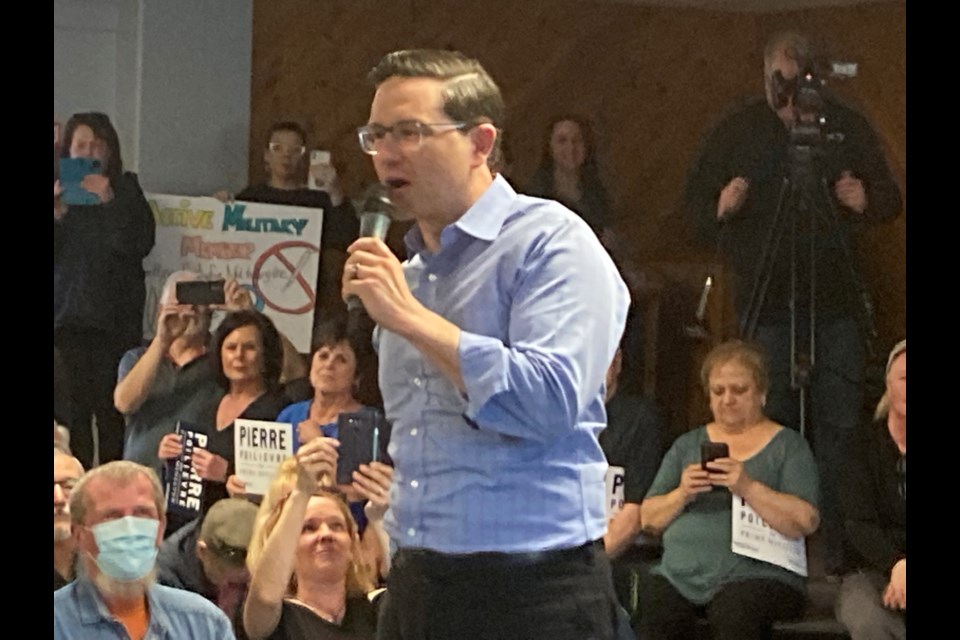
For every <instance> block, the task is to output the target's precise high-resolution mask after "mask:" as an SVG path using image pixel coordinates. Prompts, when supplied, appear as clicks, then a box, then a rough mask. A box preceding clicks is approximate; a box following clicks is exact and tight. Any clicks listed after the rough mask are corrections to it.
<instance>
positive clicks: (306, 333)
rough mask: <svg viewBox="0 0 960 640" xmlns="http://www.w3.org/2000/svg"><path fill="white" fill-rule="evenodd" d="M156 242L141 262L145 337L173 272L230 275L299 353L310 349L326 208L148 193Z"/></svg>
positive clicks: (150, 331) (210, 276) (150, 333)
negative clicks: (245, 289)
mask: <svg viewBox="0 0 960 640" xmlns="http://www.w3.org/2000/svg"><path fill="white" fill-rule="evenodd" d="M147 202H148V203H149V204H150V208H151V209H152V210H153V217H154V219H155V220H156V223H157V232H156V244H155V246H154V248H153V251H152V252H151V253H150V255H149V256H147V257H146V259H145V260H144V261H143V266H144V270H145V271H146V286H147V303H146V306H145V308H144V322H143V324H144V335H145V336H146V337H147V338H150V337H152V336H153V334H154V325H155V323H156V313H157V302H158V301H159V299H160V294H161V292H162V290H163V284H164V282H165V281H166V279H167V277H168V276H169V275H170V274H171V273H173V272H174V271H181V270H185V271H194V272H197V273H200V274H201V275H202V276H203V277H204V278H207V279H210V280H217V279H221V278H235V279H236V280H237V281H238V282H239V283H240V284H241V285H243V286H244V287H246V288H247V289H249V290H250V293H251V294H252V297H253V302H254V306H255V307H256V308H257V310H259V311H262V312H263V313H265V314H266V315H268V316H270V319H271V320H273V322H274V324H276V326H277V329H278V330H279V331H280V332H281V333H283V334H285V335H286V336H287V338H289V339H290V341H291V342H292V343H293V344H294V346H295V347H296V348H297V350H298V351H300V352H301V353H307V352H309V351H310V337H311V332H312V329H313V310H314V306H315V304H316V284H317V273H318V269H319V258H320V234H321V231H322V227H323V210H322V209H312V208H306V207H287V206H282V205H272V204H260V203H253V202H229V203H223V202H220V201H219V200H217V199H216V198H191V197H186V196H178V195H163V194H147Z"/></svg>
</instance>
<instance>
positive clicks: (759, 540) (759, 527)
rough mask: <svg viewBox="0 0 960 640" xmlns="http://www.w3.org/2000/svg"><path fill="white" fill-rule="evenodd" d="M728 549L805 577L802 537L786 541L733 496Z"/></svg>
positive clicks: (804, 553) (803, 541)
mask: <svg viewBox="0 0 960 640" xmlns="http://www.w3.org/2000/svg"><path fill="white" fill-rule="evenodd" d="M732 511H733V523H732V525H733V535H732V536H731V543H730V546H731V550H732V551H733V552H734V553H738V554H740V555H742V556H747V557H748V558H754V559H756V560H763V561H764V562H769V563H771V564H775V565H777V566H778V567H783V568H784V569H787V570H788V571H793V572H794V573H797V574H799V575H801V576H804V577H806V575H807V545H806V540H805V539H804V538H798V539H796V540H794V539H792V538H788V537H786V536H785V535H783V534H782V533H780V532H779V531H777V530H776V529H774V528H773V527H771V526H770V525H769V524H767V523H766V521H765V520H764V519H763V518H761V517H760V515H759V514H757V512H756V511H754V510H753V507H751V506H750V505H749V504H747V501H746V500H744V499H743V498H741V497H739V496H733V509H732Z"/></svg>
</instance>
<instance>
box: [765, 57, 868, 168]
mask: <svg viewBox="0 0 960 640" xmlns="http://www.w3.org/2000/svg"><path fill="white" fill-rule="evenodd" d="M826 66H827V68H829V69H830V71H829V73H827V74H823V73H822V72H821V70H820V65H818V64H816V63H812V62H804V63H803V64H801V65H800V69H801V71H800V72H799V73H797V75H796V76H794V77H793V78H791V79H789V80H788V79H786V78H785V77H784V76H783V73H781V72H780V71H779V70H778V71H776V72H774V74H773V77H772V89H773V100H774V106H775V107H776V108H777V109H782V108H783V107H786V106H787V105H790V104H791V103H792V105H793V108H794V111H795V113H796V118H795V120H794V123H793V126H792V127H791V129H790V147H791V152H792V153H791V155H792V156H794V157H795V158H797V159H801V160H803V159H807V160H809V159H812V157H813V155H814V153H815V151H816V150H818V149H819V148H820V147H821V146H822V145H823V142H824V140H825V139H826V138H827V136H825V135H824V131H825V126H826V124H827V119H826V117H825V115H824V113H823V108H824V104H825V100H824V89H825V87H826V85H827V77H830V78H841V79H843V78H852V77H854V76H856V75H857V63H855V62H831V63H829V65H826Z"/></svg>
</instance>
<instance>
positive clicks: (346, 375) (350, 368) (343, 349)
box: [277, 316, 363, 443]
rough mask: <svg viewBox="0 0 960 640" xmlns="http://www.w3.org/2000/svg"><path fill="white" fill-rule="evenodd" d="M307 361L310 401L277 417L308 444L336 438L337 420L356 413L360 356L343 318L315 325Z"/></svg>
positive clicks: (298, 438) (294, 406)
mask: <svg viewBox="0 0 960 640" xmlns="http://www.w3.org/2000/svg"><path fill="white" fill-rule="evenodd" d="M313 345H314V351H313V355H312V356H311V357H310V386H311V388H312V391H313V397H312V398H311V399H310V400H304V401H303V402H297V403H295V404H291V405H290V406H288V407H287V408H285V409H284V410H283V411H281V412H280V415H279V416H278V417H277V420H279V421H280V422H290V423H293V426H294V427H295V429H296V431H297V440H298V441H299V442H301V443H302V442H307V441H308V440H311V439H313V438H316V437H318V436H327V437H329V438H336V437H337V417H338V416H339V415H340V414H341V413H347V412H353V411H359V410H360V409H362V408H363V405H362V404H361V403H360V401H359V400H357V392H358V391H359V387H360V375H359V367H358V364H359V363H358V360H359V358H358V356H359V354H361V353H363V350H362V349H361V348H360V346H359V345H356V344H354V341H353V339H352V338H351V336H350V335H348V332H347V322H346V318H345V317H343V316H336V317H334V318H331V319H327V320H324V321H322V322H321V323H319V324H318V325H317V329H316V331H314V337H313Z"/></svg>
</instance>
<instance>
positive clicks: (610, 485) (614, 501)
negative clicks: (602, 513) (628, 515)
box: [603, 465, 626, 522]
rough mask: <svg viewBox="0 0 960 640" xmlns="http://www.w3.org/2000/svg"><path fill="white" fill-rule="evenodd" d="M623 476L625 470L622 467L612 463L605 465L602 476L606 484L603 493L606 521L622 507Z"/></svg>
mask: <svg viewBox="0 0 960 640" xmlns="http://www.w3.org/2000/svg"><path fill="white" fill-rule="evenodd" d="M625 477H626V470H625V469H624V468H623V467H615V466H613V465H610V466H609V467H607V475H606V476H605V477H604V479H603V483H604V485H605V486H606V492H605V494H604V495H605V497H606V503H605V505H604V508H605V509H606V512H607V521H608V522H609V521H610V519H611V518H613V517H614V516H615V515H617V514H618V513H620V509H623V501H624V497H625V494H624V478H625Z"/></svg>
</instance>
